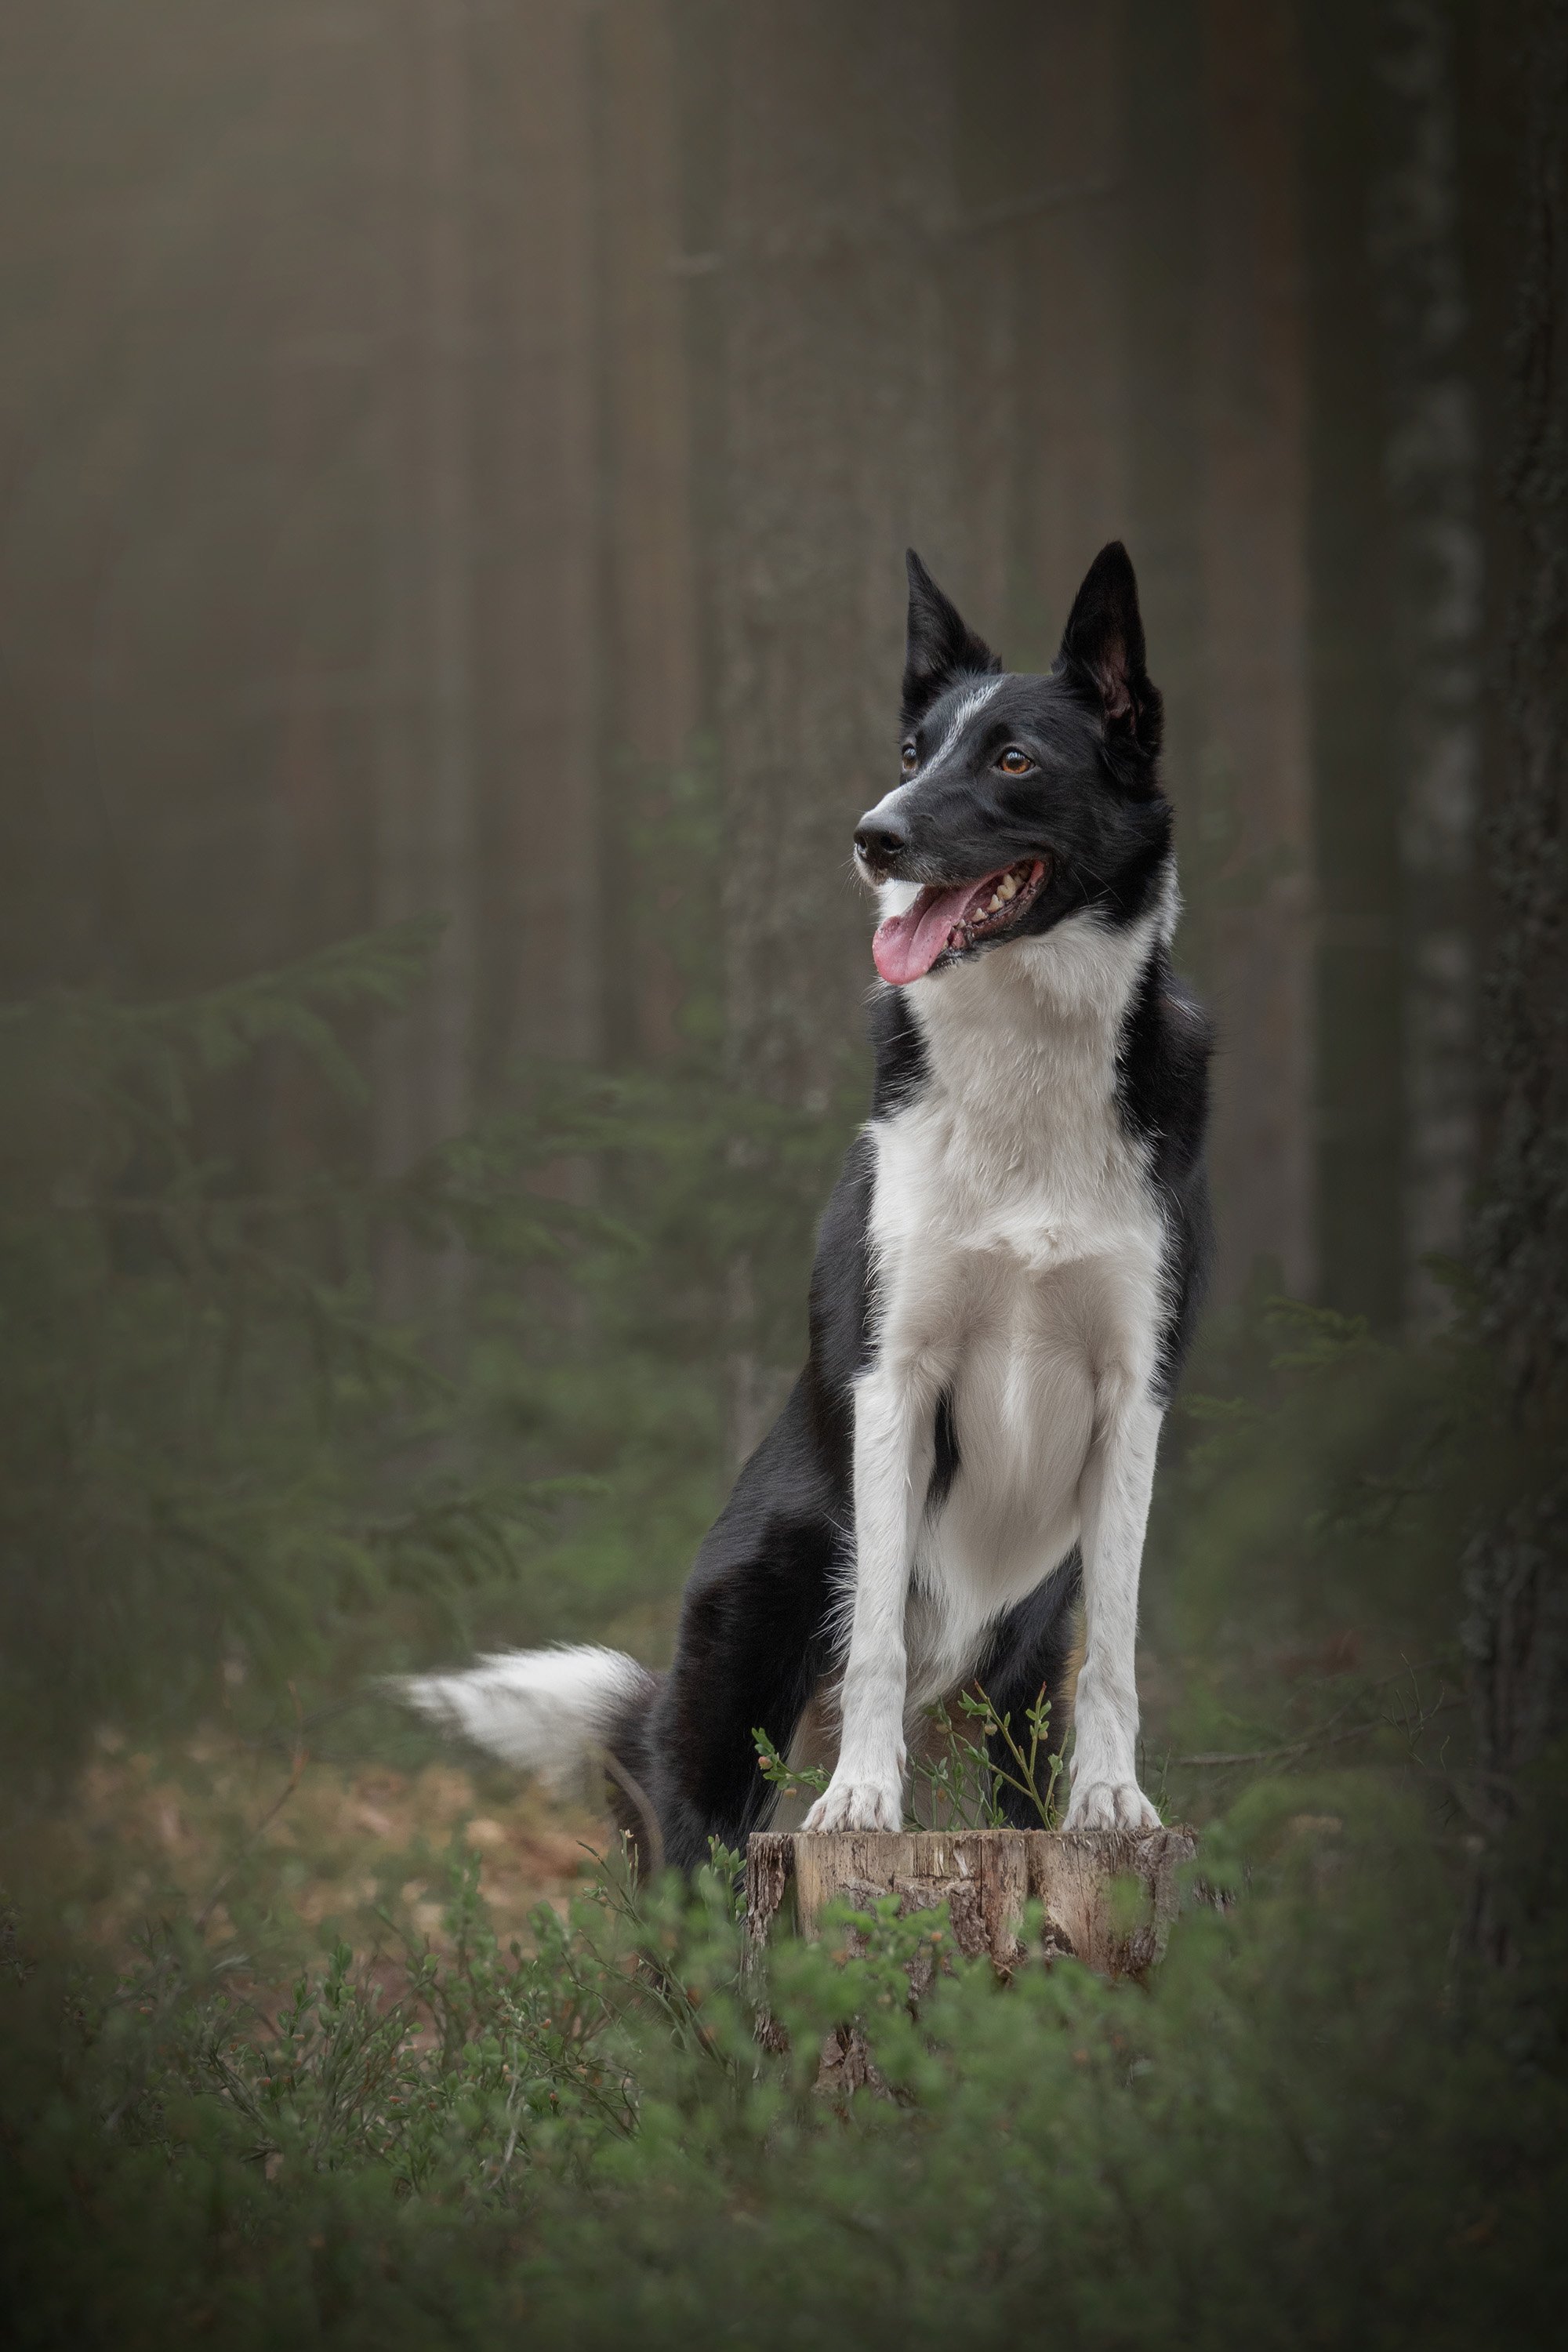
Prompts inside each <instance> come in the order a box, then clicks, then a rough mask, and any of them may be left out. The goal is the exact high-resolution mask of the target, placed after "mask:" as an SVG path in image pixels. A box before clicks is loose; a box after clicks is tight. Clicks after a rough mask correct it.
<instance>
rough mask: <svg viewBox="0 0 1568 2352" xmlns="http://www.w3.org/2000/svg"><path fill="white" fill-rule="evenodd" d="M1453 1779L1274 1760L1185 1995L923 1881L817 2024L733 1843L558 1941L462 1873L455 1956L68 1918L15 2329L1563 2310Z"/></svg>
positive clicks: (825, 2000) (13, 2210) (547, 1919)
mask: <svg viewBox="0 0 1568 2352" xmlns="http://www.w3.org/2000/svg"><path fill="white" fill-rule="evenodd" d="M1414 1803H1415V1801H1414V1800H1413V1799H1412V1798H1411V1796H1410V1795H1409V1794H1408V1793H1407V1792H1406V1793H1403V1794H1401V1793H1391V1792H1390V1791H1388V1790H1383V1791H1381V1792H1378V1791H1376V1790H1373V1784H1371V1783H1369V1782H1368V1781H1367V1780H1365V1778H1364V1777H1362V1778H1357V1779H1355V1780H1346V1779H1345V1778H1344V1777H1343V1776H1341V1777H1340V1778H1338V1779H1336V1780H1317V1781H1315V1782H1311V1783H1308V1784H1302V1783H1300V1781H1290V1782H1283V1783H1282V1782H1272V1783H1268V1784H1262V1785H1259V1786H1258V1788H1256V1789H1255V1790H1253V1791H1252V1792H1251V1795H1250V1797H1249V1799H1248V1800H1247V1802H1246V1804H1245V1805H1243V1806H1242V1807H1240V1808H1238V1809H1237V1811H1236V1813H1235V1815H1234V1817H1233V1818H1232V1819H1231V1821H1230V1822H1228V1823H1227V1824H1226V1826H1225V1827H1224V1828H1223V1829H1222V1830H1216V1831H1215V1832H1211V1833H1210V1836H1209V1838H1208V1840H1207V1843H1206V1846H1205V1854H1204V1858H1203V1865H1202V1866H1203V1870H1204V1873H1205V1880H1206V1883H1207V1886H1208V1889H1209V1890H1210V1891H1211V1893H1212V1890H1213V1889H1214V1888H1215V1886H1220V1887H1228V1888H1229V1889H1230V1890H1231V1891H1232V1894H1233V1895H1235V1896H1237V1897H1238V1898H1239V1899H1235V1900H1233V1901H1232V1902H1231V1903H1230V1905H1229V1906H1228V1907H1227V1908H1223V1909H1222V1908H1218V1907H1216V1906H1215V1904H1214V1903H1213V1902H1212V1900H1211V1901H1202V1900H1197V1899H1194V1901H1193V1902H1192V1903H1191V1905H1190V1906H1189V1908H1188V1909H1187V1911H1186V1912H1185V1913H1184V1916H1183V1917H1182V1918H1181V1919H1180V1920H1179V1921H1178V1923H1177V1924H1176V1927H1175V1928H1174V1929H1173V1934H1172V1937H1171V1941H1170V1946H1169V1949H1168V1951H1167V1954H1166V1957H1165V1959H1164V1961H1163V1965H1162V1967H1161V1968H1160V1969H1159V1970H1158V1971H1157V1973H1156V1975H1155V1978H1154V1979H1153V1980H1152V1983H1151V1984H1150V1985H1149V1986H1148V1987H1147V1988H1142V1989H1141V1988H1139V1987H1136V1986H1131V1985H1121V1986H1113V1985H1107V1984H1104V1983H1101V1982H1100V1981H1099V1980H1097V1979H1094V1978H1092V1977H1090V1976H1089V1974H1088V1973H1087V1972H1085V1971H1084V1970H1082V1969H1079V1968H1078V1967H1077V1966H1076V1965H1075V1964H1073V1963H1071V1962H1058V1963H1056V1964H1055V1965H1054V1966H1052V1967H1050V1968H1049V1969H1047V1968H1046V1967H1044V1966H1040V1965H1031V1966H1026V1967H1024V1968H1021V1969H1018V1970H1017V1971H1016V1974H1015V1975H1014V1977H1013V1979H1012V1980H1011V1982H1008V1983H1005V1984H1004V1983H1002V1982H1000V1981H999V1980H998V1979H997V1978H996V1976H995V1973H994V1970H993V1969H991V1967H990V1965H989V1963H985V1962H974V1963H972V1962H968V1961H965V1960H964V1959H963V1958H962V1957H960V1956H959V1955H958V1954H957V1953H956V1951H955V1950H953V1949H952V1945H951V1939H950V1938H949V1937H947V1936H946V1934H945V1929H944V1925H943V1922H942V1918H941V1917H940V1916H933V1915H931V1914H930V1913H926V1914H917V1915H915V1916H912V1917H909V1918H905V1919H899V1918H897V1917H895V1916H892V1906H890V1905H889V1906H884V1907H883V1908H882V1909H881V1910H880V1911H879V1912H878V1913H877V1914H875V1915H868V1916H861V1917H860V1918H859V1919H858V1921H853V1922H851V1921H849V1920H847V1919H843V1918H840V1919H839V1920H838V1922H837V1926H835V1925H834V1924H833V1923H831V1922H830V1923H829V1927H828V1930H827V1932H826V1934H825V1936H824V1937H823V1939H822V1940H821V1941H820V1942H819V1943H817V1944H815V1945H807V1944H803V1943H799V1942H795V1941H790V1940H786V1941H784V1943H783V1944H781V1945H779V1946H777V1947H776V1948H775V1949H774V1951H773V1956H772V1958H771V1963H770V1976H769V1983H768V2000H769V2007H770V2011H771V2012H772V2014H773V2017H774V2019H775V2020H777V2021H781V2022H782V2023H783V2024H784V2026H785V2027H786V2029H787V2032H788V2034H789V2038H790V2049H789V2051H788V2052H787V2053H785V2054H784V2055H771V2054H769V2053H768V2052H767V2051H765V2050H764V2049H763V2047H762V2046H761V2045H760V2044H759V2042H757V2040H756V2038H755V2032H754V2019H753V2015H752V2009H751V2006H750V2003H749V2000H748V1997H747V1991H746V1986H745V1981H744V1979H742V1971H741V1966H740V1961H741V1933H742V1931H741V1927H740V1923H739V1921H738V1919H737V1916H736V1902H735V1896H734V1892H733V1876H732V1870H731V1864H732V1861H733V1857H726V1856H720V1857H718V1858H717V1866H716V1867H715V1868H714V1869H712V1870H710V1871H708V1872H706V1873H704V1874H701V1876H700V1879H699V1881H698V1883H697V1885H696V1886H695V1888H694V1889H691V1890H683V1889H680V1888H678V1887H676V1886H674V1885H661V1886H658V1887H657V1888H655V1889H653V1890H652V1891H650V1892H647V1893H645V1894H644V1895H642V1896H640V1897H638V1896H637V1895H634V1894H632V1893H631V1891H630V1890H629V1889H628V1888H627V1887H626V1885H625V1884H624V1882H622V1881H621V1880H620V1879H619V1878H618V1876H617V1875H616V1874H615V1873H613V1872H611V1873H606V1874H602V1875H601V1878H600V1879H599V1881H598V1883H597V1884H596V1885H595V1886H593V1887H592V1888H591V1889H589V1890H588V1891H587V1892H586V1893H584V1895H581V1896H580V1897H579V1899H578V1900H577V1901H576V1902H575V1903H574V1906H573V1907H572V1911H571V1914H570V1916H569V1917H568V1918H567V1919H566V1920H564V1921H563V1920H560V1919H558V1918H557V1917H556V1916H555V1915H554V1914H553V1913H552V1912H550V1911H548V1910H546V1911H542V1912H541V1914H540V1915H539V1916H538V1917H537V1919H536V1921H535V1923H534V1932H533V1937H532V1939H531V1948H527V1949H524V1948H521V1947H520V1946H518V1945H516V1944H514V1945H513V1946H512V1948H510V1950H502V1949H500V1948H499V1947H498V1944H497V1942H496V1939H495V1937H494V1936H493V1934H492V1933H491V1932H490V1931H489V1927H488V1923H487V1920H486V1916H485V1913H484V1909H483V1906H482V1903H481V1902H480V1900H479V1895H478V1891H477V1887H476V1884H475V1881H474V1878H473V1876H472V1874H471V1873H466V1872H464V1871H463V1870H461V1869H458V1870H457V1871H456V1872H455V1874H454V1883H453V1885H452V1890H451V1906H450V1911H449V1916H448V1920H447V1928H448V1933H449V1936H450V1937H451V1939H452V1942H453V1945H454V1957H453V1958H451V1959H450V1960H449V1961H447V1962H439V1961H437V1959H435V1958H433V1957H431V1956H430V1955H428V1954H420V1953H418V1952H413V1951H408V1952H405V1954H404V1956H403V1958H402V1961H401V1964H400V1966H399V1968H398V1969H396V1971H395V1972H393V1973H390V1974H389V1971H388V1969H387V1966H386V1964H385V1961H384V1960H383V1962H382V1964H381V1965H380V1967H379V1968H376V1969H371V1968H367V1967H363V1966H356V1964H355V1962H354V1960H353V1957H352V1956H351V1955H350V1953H349V1952H348V1951H347V1949H346V1948H337V1949H335V1950H334V1951H332V1952H331V1953H330V1954H329V1955H328V1956H326V1958H324V1960H323V1962H322V1963H321V1965H320V1966H319V1967H317V1968H316V1969H312V1970H310V1971H308V1972H306V1973H305V1974H303V1975H302V1976H301V1977H300V1979H299V1981H298V1982H297V1983H296V1984H295V1985H294V1986H293V1988H292V1990H290V1991H289V1993H288V1995H287V1996H286V1997H285V1998H283V1999H282V2000H280V2001H279V2003H278V2004H277V2005H276V2006H272V2007H268V2006H267V2005H266V2004H264V2003H260V2002H258V2000H256V1999H255V1998H254V1997H251V1996H247V1992H246V1990H245V1989H244V1969H243V1960H242V1958H241V1956H239V1955H237V1954H236V1955H231V1956H230V1958H229V1959H228V1961H227V1963H226V1964H218V1965H215V1964H214V1963H213V1961H212V1960H211V1959H210V1958H209V1957H208V1955H207V1954H206V1953H205V1950H204V1948H202V1946H201V1945H200V1943H199V1941H197V1940H196V1939H195V1938H194V1937H190V1936H189V1935H181V1934H179V1933H176V1932H174V1931H172V1930H169V1929H165V1930H164V1931H163V1934H162V1935H161V1936H160V1937H158V1938H157V1939H155V1940H154V1941H153V1942H151V1943H150V1944H149V1946H148V1948H147V1949H146V1951H145V1953H144V1955H143V1956H142V1959H141V1961H140V1963H139V1965H138V1966H137V1967H136V1968H135V1969H132V1971H130V1972H128V1973H127V1974H125V1975H124V1976H123V1977H122V1978H121V1980H120V1981H119V1982H118V1983H116V1984H114V1985H113V1986H102V1985H93V1984H90V1983H89V1982H88V1981H87V1980H86V1979H83V1978H81V1977H80V1976H79V1975H78V1976H74V1977H68V1978H66V1979H62V1978H61V1977H60V1976H59V1974H58V1972H57V1971H55V1970H53V1969H47V1968H45V1967H42V1966H37V1967H33V1966H30V1965H29V1962H28V1959H27V1957H26V1923H25V1922H24V1923H23V1926H22V1929H21V1934H20V1937H19V1939H18V1940H17V1941H16V1942H15V1943H14V1945H13V1948H12V1950H11V1953H10V1956H9V1967H8V1969H7V1971H6V1977H5V1983H4V1989H3V1997H4V2000H5V2007H6V2009H7V2011H9V2012H10V2015H9V2019H8V2031H7V2032H6V2034H5V2069H6V2079H5V2130H4V2134H3V2136H0V2173H3V2175H4V2193H3V2194H0V2215H3V2216H4V2219H3V2220H0V2238H3V2241H4V2244H5V2270H6V2273H7V2288H8V2303H9V2307H10V2310H11V2313H12V2315H13V2329H14V2332H13V2333H12V2335H11V2337H10V2340H11V2341H13V2342H15V2343H16V2344H17V2345H19V2346H23V2345H25V2346H29V2347H31V2346H34V2345H40V2346H41V2345H45V2344H50V2345H53V2344H59V2343H67V2342H68V2343H71V2344H73V2345H80V2346H90V2345H95V2344H99V2343H102V2344H109V2343H110V2342H113V2343H115V2344H121V2345H139V2344H142V2343H147V2344H152V2343H154V2342H156V2343H159V2344H181V2343H185V2342H191V2343H200V2342H218V2343H222V2344H224V2345H226V2346H234V2347H249V2346H257V2347H270V2346H274V2345H277V2346H284V2345H289V2346H294V2345H308V2344H313V2343H317V2342H326V2341H331V2343H333V2344H334V2345H341V2346H345V2347H353V2346H358V2345H364V2346H366V2347H369V2346H372V2345H375V2346H382V2347H396V2346H400V2345H407V2346H409V2347H426V2346H434V2345H447V2344H451V2345H459V2344H461V2345H467V2344H470V2343H473V2344H478V2343H479V2342H480V2341H487V2340H494V2336H495V2331H497V2330H498V2329H505V2330H510V2331H514V2332H515V2331H518V2330H521V2331H524V2332H525V2333H526V2335H527V2336H528V2339H529V2340H531V2341H539V2342H542V2343H547V2344H549V2343H555V2342H565V2341H567V2340H568V2339H569V2340H571V2341H572V2342H574V2343H576V2344H588V2345H600V2344H602V2345H605V2346H610V2345H616V2344H624V2343H626V2342H628V2341H637V2342H639V2343H646V2344H648V2345H665V2344H668V2345H670V2346H672V2347H673V2346H676V2345H715V2346H720V2345H735V2346H742V2345H744V2346H780V2347H785V2346H788V2347H794V2346H801V2347H805V2346H812V2345H821V2344H825V2343H828V2344H844V2345H850V2344H858V2343H866V2342H873V2343H879V2342H893V2341H897V2342H899V2343H900V2344H908V2345H917V2346H918V2345H926V2344H930V2345H931V2346H933V2347H935V2346H937V2345H939V2344H947V2343H951V2342H952V2341H953V2340H955V2339H956V2340H963V2341H972V2340H984V2339H985V2338H986V2337H987V2336H991V2335H992V2334H994V2333H995V2332H997V2331H1009V2332H1011V2331H1017V2330H1020V2329H1026V2330H1028V2331H1030V2332H1031V2333H1036V2332H1042V2331H1043V2332H1044V2333H1046V2334H1047V2335H1048V2336H1049V2337H1050V2339H1051V2340H1053V2341H1056V2342H1059V2343H1065V2344H1069V2345H1077V2344H1083V2345H1090V2344H1092V2345H1095V2346H1104V2345H1111V2346H1118V2345H1126V2346H1143V2345H1149V2346H1156V2345H1162V2346H1163V2345H1166V2344H1170V2343H1184V2344H1192V2345H1195V2346H1205V2347H1206V2346H1209V2345H1213V2346H1215V2347H1220V2346H1226V2347H1229V2346H1233V2345H1235V2344H1237V2343H1247V2344H1258V2345H1298V2344H1320V2343H1328V2344H1331V2343H1342V2342H1344V2343H1350V2342H1353V2343H1356V2344H1358V2345H1369V2346H1382V2345H1402V2346H1403V2345H1409V2344H1415V2343H1417V2342H1419V2343H1423V2344H1426V2345H1428V2346H1433V2347H1447V2346H1453V2347H1466V2352H1469V2347H1473V2345H1474V2344H1475V2343H1477V2342H1484V2343H1487V2344H1503V2343H1514V2342H1517V2343H1520V2344H1524V2343H1526V2342H1531V2341H1534V2340H1537V2338H1538V2337H1539V2336H1541V2334H1542V2331H1543V2330H1544V2329H1545V2328H1546V2326H1548V2325H1549V2324H1550V2319H1551V2315H1552V2314H1553V2313H1554V2312H1555V2310H1556V2309H1557V2308H1558V2307H1559V2305H1560V2297H1561V2292H1562V2287H1563V2261H1562V2256H1561V2251H1560V2245H1559V2240H1560V2229H1559V2221H1558V2215H1559V2212H1560V2209H1561V2203H1562V2199H1563V2193H1564V2190H1565V2189H1568V2179H1565V2178H1564V2172H1565V2159H1564V2148H1565V2147H1568V2142H1565V2140H1564V2137H1563V2126H1564V2124H1565V2123H1568V2112H1565V2105H1564V2098H1563V2079H1562V2076H1561V2074H1559V2073H1558V2072H1556V2071H1554V2070H1552V2069H1551V2068H1548V2067H1545V2066H1542V2064H1541V2063H1539V2059H1538V2054H1537V2053H1534V2051H1533V2046H1531V2047H1527V2046H1526V2045H1525V2044H1523V2043H1521V2041H1520V2038H1519V2032H1518V2020H1517V2018H1515V2017H1514V2015H1513V2014H1512V2012H1510V2009H1509V2006H1508V1997H1507V1995H1506V1992H1500V1990H1498V1988H1497V1987H1496V1986H1492V1987H1489V1988H1488V1987H1482V1986H1479V1985H1475V1984H1472V1983H1471V1982H1470V1981H1469V1980H1468V1979H1466V1978H1465V1977H1464V1976H1463V1975H1462V1974H1456V1972H1455V1970H1454V1969H1453V1968H1452V1966H1451V1963H1450V1959H1449V1954H1448V1940H1449V1932H1450V1929H1451V1927H1452V1919H1453V1901H1452V1895H1451V1892H1450V1890H1449V1888H1448V1887H1447V1884H1446V1881H1445V1878H1444V1874H1443V1873H1442V1871H1441V1869H1440V1867H1439V1866H1438V1865H1437V1864H1436V1862H1435V1861H1434V1858H1433V1855H1432V1851H1431V1847H1430V1844H1429V1843H1428V1841H1427V1840H1426V1838H1425V1837H1424V1836H1423V1834H1422V1825H1421V1823H1420V1822H1419V1820H1418V1819H1417V1818H1415V1813H1414V1811H1413V1806H1414ZM851 1927H858V1931H859V1932H858V1934H855V1933H851V1932H849V1931H850V1928H851ZM933 1938H934V1939H935V1943H936V1948H937V1952H938V1956H939V1958H941V1959H942V1961H943V1962H944V1964H945V1965H944V1968H943V1969H942V1972H940V1973H939V1974H938V1976H937V1978H936V1979H935V1981H934V1983H933V1984H932V1985H931V1990H930V1991H929V1992H928V1993H927V1994H926V1995H925V1996H924V1997H923V1998H922V1999H921V2001H920V2003H919V2005H918V2008H917V2007H916V2006H915V2005H914V2004H913V2003H911V2000H910V1993H909V1979H908V1976H907V1973H906V1971H907V1968H908V1964H909V1961H910V1958H911V1956H912V1954H913V1952H914V1949H915V1947H916V1945H917V1944H920V1943H924V1944H925V1945H926V1946H927V1947H928V1948H930V1946H931V1940H932V1939H933ZM852 2017H853V2018H858V2019H859V2020H860V2021H862V2023H863V2026H864V2029H865V2032H866V2033H867V2036H868V2042H869V2044H870V2047H871V2051H872V2054H873V2056H874V2060H875V2063H876V2066H877V2068H878V2070H879V2074H880V2075H881V2076H882V2078H883V2080H884V2082H885V2084H886V2085H887V2095H885V2096H870V2095H866V2094H864V2093H862V2094H858V2095H856V2096H855V2097H854V2099H853V2100H852V2101H843V2100H840V2101H837V2102H835V2101H833V2100H830V2099H827V2098H826V2097H824V2096H823V2095H819V2094H818V2093H817V2092H816V2089H815V2087H814V2084H815V2078H816V2063H817V2053H818V2049H819V2046H820V2043H821V2040H822V2037H823V2035H824V2033H825V2032H827V2031H829V2030H830V2029H832V2028H833V2027H835V2026H836V2025H837V2024H838V2023H840V2022H841V2021H847V2020H848V2019H850V2018H852Z"/></svg>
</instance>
